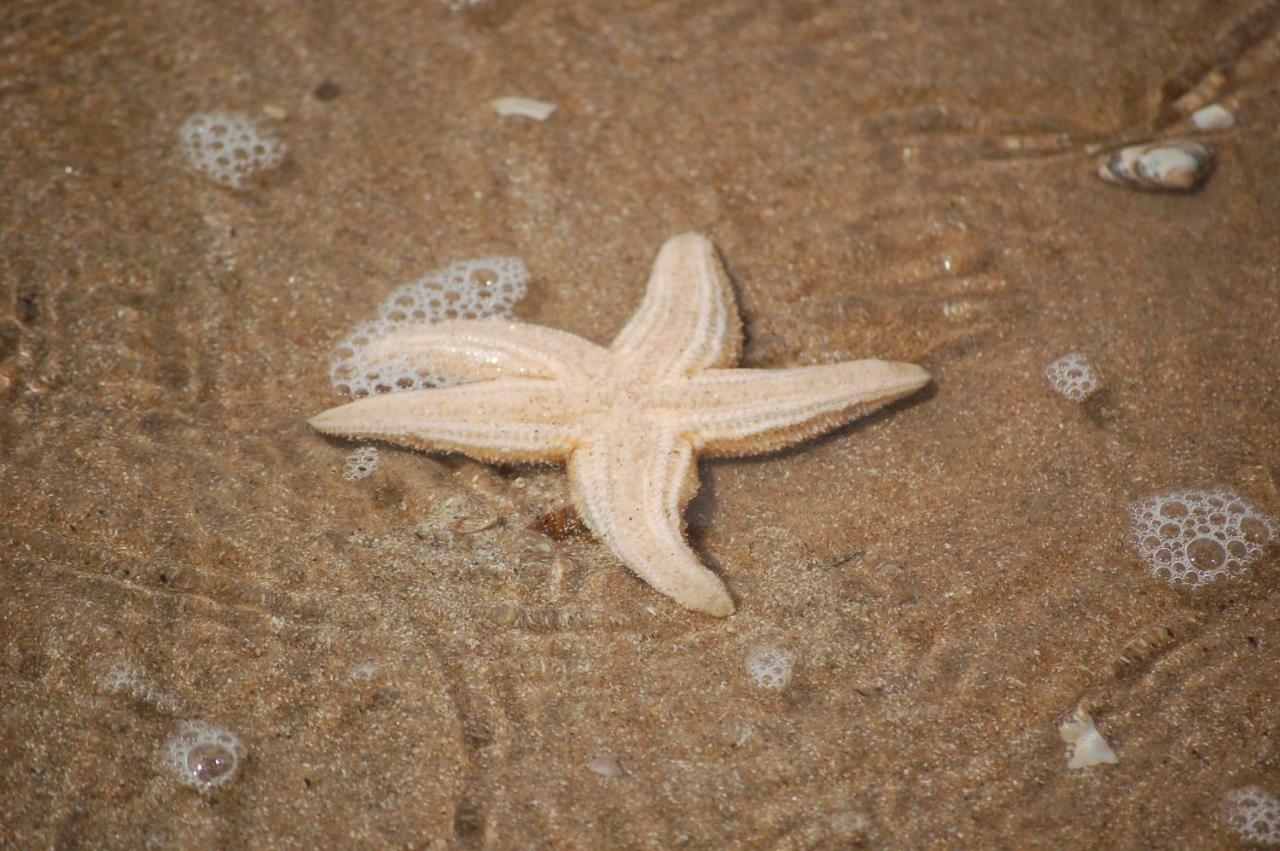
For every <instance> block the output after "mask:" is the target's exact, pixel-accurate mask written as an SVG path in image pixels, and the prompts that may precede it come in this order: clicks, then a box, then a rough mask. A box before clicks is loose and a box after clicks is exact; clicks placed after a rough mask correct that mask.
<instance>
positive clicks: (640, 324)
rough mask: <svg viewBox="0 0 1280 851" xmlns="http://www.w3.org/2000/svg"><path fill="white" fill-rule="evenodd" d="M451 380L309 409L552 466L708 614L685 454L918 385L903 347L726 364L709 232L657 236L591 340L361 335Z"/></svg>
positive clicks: (801, 425) (819, 420)
mask: <svg viewBox="0 0 1280 851" xmlns="http://www.w3.org/2000/svg"><path fill="white" fill-rule="evenodd" d="M372 345H373V346H374V347H375V351H374V352H372V354H373V355H374V356H378V355H379V353H381V354H383V355H395V356H397V357H401V358H403V359H405V360H407V361H408V362H409V363H410V364H412V365H422V366H429V367H430V368H431V369H434V370H435V371H436V372H444V373H446V374H449V375H452V376H456V377H457V378H459V379H460V380H462V381H465V382H466V383H463V384H459V385H458V386H454V387H445V388H430V389H426V390H414V391H403V392H399V393H387V394H383V395H375V396H369V397H367V398H363V399H358V400H356V401H354V402H350V403H348V404H345V405H340V406H338V407H336V408H331V409H329V410H327V411H325V412H324V413H321V414H319V415H317V416H315V417H313V418H312V419H311V421H310V422H311V425H312V426H313V427H314V428H316V429H317V430H319V431H321V432H323V433H325V434H334V435H342V436H345V437H356V438H374V439H379V440H385V441H389V442H391V443H397V444H400V445H403V446H409V447H412V448H415V449H422V450H427V451H430V452H458V453H461V454H463V455H466V456H469V457H471V458H474V459H477V460H479V461H484V462H491V463H493V462H552V463H560V464H565V465H567V467H568V474H569V480H570V491H571V496H572V499H573V502H574V505H575V507H576V508H577V510H578V513H579V514H580V515H581V517H582V519H583V521H585V523H586V525H587V527H588V528H590V529H591V530H592V531H593V532H594V533H595V534H596V535H597V536H598V537H599V538H600V539H601V540H602V541H603V542H604V543H605V544H606V545H607V546H608V547H609V548H610V549H611V550H612V551H613V553H614V555H616V556H617V557H618V560H619V561H621V562H622V563H623V564H625V565H627V567H629V568H631V570H633V571H635V573H636V574H637V575H638V576H639V577H640V578H641V579H643V580H644V581H646V582H648V583H649V584H650V585H652V586H653V587H654V588H655V589H657V590H658V591H659V592H661V593H663V594H665V595H667V596H668V597H670V598H671V599H673V600H675V601H676V602H677V603H679V604H680V605H682V606H685V607H686V608H689V609H693V610H695V611H699V612H705V613H706V614H709V615H715V616H719V617H724V616H726V615H729V614H732V613H733V610H734V604H733V600H732V599H731V598H730V596H729V592H728V591H727V590H726V588H725V585H724V583H723V582H722V581H721V580H720V578H719V577H718V576H716V575H715V574H714V573H712V572H711V571H710V570H708V569H707V568H706V567H705V566H704V565H703V564H702V563H701V562H700V561H699V560H698V558H697V556H696V555H695V554H694V553H693V551H692V550H691V549H690V548H689V545H688V544H687V543H686V542H685V539H684V521H683V512H684V507H685V505H686V504H688V502H689V500H690V499H691V498H692V497H693V495H694V493H695V492H696V491H697V489H698V474H697V458H698V456H700V455H701V456H710V457H715V456H742V455H752V454H756V453H761V452H770V451H773V450H776V449H780V448H782V447H785V446H790V445H792V444H794V443H798V442H800V441H803V440H806V439H808V438H810V437H813V436H815V435H818V434H821V433H823V432H826V431H830V430H831V429H834V428H836V427H838V426H840V425H843V424H844V423H847V422H849V421H850V420H853V419H855V418H857V417H860V416H862V415H864V414H867V413H868V412H870V411H872V410H874V409H876V408H878V407H881V406H882V405H885V404H888V403H889V402H891V401H893V400H894V399H898V398H900V397H902V396H905V395H907V394H909V393H912V392H914V391H916V390H918V389H919V388H921V387H923V386H924V385H925V384H927V383H928V382H929V374H928V373H927V372H925V371H924V370H923V369H921V368H920V367H918V366H916V365H914V364H909V363H893V362H888V361H881V360H857V361H847V362H843V363H833V364H825V365H821V366H804V367H798V368H794V369H735V368H734V367H735V366H736V365H737V363H738V359H739V357H740V355H741V351H742V323H741V319H740V318H739V316H738V309H737V305H736V303H735V301H734V296H733V288H732V286H731V285H730V283H729V280H728V278H727V277H726V275H725V272H724V269H723V267H722V266H721V264H720V259H719V257H718V256H717V254H716V250H715V248H714V247H713V246H712V244H711V242H710V241H709V240H708V239H707V238H706V237H703V236H701V235H698V234H683V235H681V236H676V237H673V238H672V239H670V240H668V241H667V242H666V244H664V245H663V246H662V249H661V250H660V251H659V252H658V257H657V260H655V261H654V264H653V272H652V273H651V275H650V278H649V286H648V290H647V292H646V293H645V296H644V300H643V301H642V302H641V303H640V308H639V310H637V311H636V313H635V314H634V315H633V316H632V318H631V320H630V321H629V322H628V323H627V325H626V327H624V328H623V329H622V331H621V333H619V334H618V336H617V337H616V338H614V340H613V343H612V344H611V345H610V346H609V347H608V348H605V347H603V346H600V345H597V344H595V343H592V342H590V341H588V340H585V339H583V338H581V337H577V336H575V335H573V334H569V333H567V332H564V331H557V330H555V329H552V328H547V327H543V326H538V325H530V324H527V323H522V322H512V321H507V320H502V319H479V320H475V319H471V320H448V321H443V322H438V323H435V324H433V325H422V326H417V327H413V328H406V329H403V330H401V331H398V332H393V333H391V334H389V335H387V336H386V337H384V338H383V339H381V340H380V341H377V342H375V343H374V344H372Z"/></svg>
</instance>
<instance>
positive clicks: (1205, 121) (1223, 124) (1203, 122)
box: [1191, 103, 1236, 130]
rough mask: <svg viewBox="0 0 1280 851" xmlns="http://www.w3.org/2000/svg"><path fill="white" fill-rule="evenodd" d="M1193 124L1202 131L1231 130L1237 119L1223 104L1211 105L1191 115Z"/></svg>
mask: <svg viewBox="0 0 1280 851" xmlns="http://www.w3.org/2000/svg"><path fill="white" fill-rule="evenodd" d="M1191 123H1192V124H1194V125H1195V126H1196V127H1197V128H1199V129H1200V130H1230V129H1231V128H1232V127H1234V126H1235V124H1236V117H1235V116H1234V115H1232V114H1231V112H1230V111H1229V110H1228V109H1227V108H1226V107H1225V106H1223V105H1222V104H1220V103H1211V104H1209V105H1208V106H1202V107H1200V108H1199V109H1197V110H1196V111H1195V112H1193V113H1191Z"/></svg>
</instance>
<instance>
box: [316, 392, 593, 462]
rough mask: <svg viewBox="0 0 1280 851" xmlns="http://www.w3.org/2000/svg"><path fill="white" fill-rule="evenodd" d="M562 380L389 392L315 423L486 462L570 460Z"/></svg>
mask: <svg viewBox="0 0 1280 851" xmlns="http://www.w3.org/2000/svg"><path fill="white" fill-rule="evenodd" d="M568 407H569V405H568V403H567V402H566V401H565V395H564V393H563V391H562V388H561V386H560V384H559V382H556V381H543V380H538V379H529V378H502V379H498V380H496V381H482V382H477V383H475V384H463V385H460V386H458V387H448V388H443V389H432V390H414V391H406V392H402V393H386V394H382V395H378V396H370V397H368V398H365V399H358V400H356V401H354V402H349V403H347V404H345V405H339V406H338V407H336V408H330V409H329V410H327V411H324V412H323V413H320V414H317V415H316V416H314V417H312V418H311V420H310V424H311V426H312V427H313V428H315V429H316V430H317V431H320V432H322V433H324V434H333V435H340V436H342V437H356V438H373V439H377V440H385V441H388V442H390V443H397V444H400V445H402V446H409V447H412V448H414V449H423V450H427V451H429V452H460V453H462V454H463V455H467V456H469V457H471V458H475V459H477V460H479V461H488V462H492V463H499V462H512V461H517V462H518V461H563V460H564V459H565V458H567V457H568V455H569V452H570V451H571V450H572V447H573V445H574V442H575V441H574V438H573V430H572V428H571V426H570V424H569V423H570V421H571V418H572V414H571V412H570V411H569V410H567V409H568Z"/></svg>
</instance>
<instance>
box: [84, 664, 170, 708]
mask: <svg viewBox="0 0 1280 851" xmlns="http://www.w3.org/2000/svg"><path fill="white" fill-rule="evenodd" d="M98 685H99V686H101V687H102V688H103V689H105V690H106V691H109V692H111V693H112V694H124V695H128V696H129V697H131V698H133V699H134V700H137V701H139V702H141V703H149V704H151V705H152V706H154V707H155V708H156V709H158V710H160V711H161V712H175V711H176V710H177V708H178V702H177V701H176V700H174V699H173V698H172V697H170V696H169V695H167V694H165V693H164V692H163V691H161V690H160V689H158V688H156V687H155V686H153V685H152V684H151V683H149V682H147V681H146V680H145V679H143V677H142V675H141V674H139V673H138V670H137V669H136V668H134V667H133V666H132V665H130V664H128V663H126V662H122V663H120V664H117V665H114V666H113V667H112V668H111V670H110V671H108V672H107V673H106V674H105V675H104V676H103V677H101V678H100V679H99V680H98Z"/></svg>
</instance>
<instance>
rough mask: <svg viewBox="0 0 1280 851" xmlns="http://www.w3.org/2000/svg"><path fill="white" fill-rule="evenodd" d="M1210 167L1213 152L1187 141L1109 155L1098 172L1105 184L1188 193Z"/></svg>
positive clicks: (1124, 149)
mask: <svg viewBox="0 0 1280 851" xmlns="http://www.w3.org/2000/svg"><path fill="white" fill-rule="evenodd" d="M1212 167H1213V151H1211V150H1209V148H1208V146H1206V145H1202V144H1200V143H1199V142H1193V141H1191V140H1189V139H1175V140H1172V141H1168V142H1149V143H1147V144H1143V145H1130V146H1129V147H1127V148H1121V149H1120V150H1118V151H1114V152H1113V153H1111V154H1110V155H1109V156H1108V157H1107V159H1106V161H1104V162H1103V163H1102V166H1101V167H1100V168H1099V169H1098V177H1100V178H1102V179H1103V180H1105V181H1107V182H1108V183H1116V184H1120V185H1122V186H1129V187H1131V188H1133V189H1145V190H1147V191H1151V192H1190V191H1191V190H1193V189H1195V188H1196V187H1198V186H1199V185H1200V184H1201V182H1202V181H1203V180H1204V179H1205V177H1207V176H1208V174H1209V170H1210V169H1211V168H1212Z"/></svg>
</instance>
